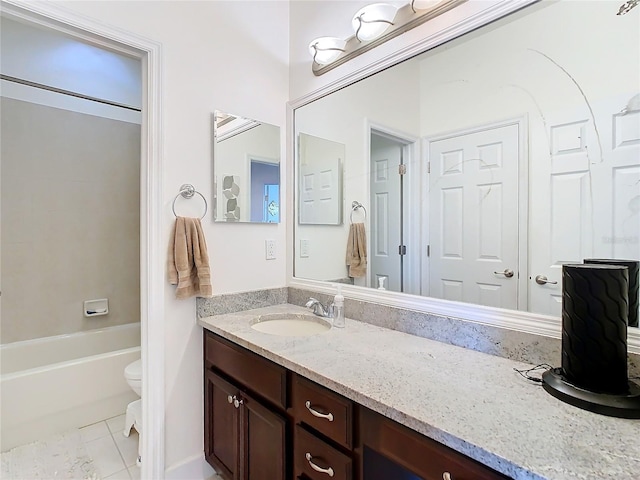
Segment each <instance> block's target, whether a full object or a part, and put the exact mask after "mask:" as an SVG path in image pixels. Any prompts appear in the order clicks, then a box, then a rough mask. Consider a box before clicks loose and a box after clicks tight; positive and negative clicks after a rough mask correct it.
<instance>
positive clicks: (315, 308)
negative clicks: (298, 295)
mask: <svg viewBox="0 0 640 480" xmlns="http://www.w3.org/2000/svg"><path fill="white" fill-rule="evenodd" d="M305 306H306V307H307V308H309V309H311V311H312V312H313V313H314V314H315V315H318V316H319V317H326V318H333V302H332V303H330V304H329V305H327V306H326V307H325V306H324V305H322V303H321V302H320V300H316V299H315V298H313V297H312V298H310V299H309V301H308V302H307V303H306V304H305Z"/></svg>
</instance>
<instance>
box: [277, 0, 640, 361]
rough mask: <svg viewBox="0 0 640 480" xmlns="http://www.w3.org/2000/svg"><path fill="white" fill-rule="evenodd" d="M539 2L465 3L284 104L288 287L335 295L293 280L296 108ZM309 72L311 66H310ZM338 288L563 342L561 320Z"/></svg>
mask: <svg viewBox="0 0 640 480" xmlns="http://www.w3.org/2000/svg"><path fill="white" fill-rule="evenodd" d="M539 1H541V0H493V1H492V2H491V4H489V5H487V3H486V2H483V3H485V5H487V6H486V8H483V9H480V10H479V9H478V8H477V7H475V8H474V5H473V3H474V2H466V3H464V4H462V5H459V6H458V7H456V8H455V12H456V14H459V15H457V16H456V18H457V23H455V24H454V25H443V26H441V27H440V29H438V30H435V31H433V32H432V33H431V34H429V35H428V36H426V37H424V38H422V39H420V40H419V41H418V42H416V43H413V44H411V45H410V46H407V47H406V48H402V47H399V50H396V51H395V52H392V53H390V54H389V55H386V56H383V57H381V58H378V59H376V60H374V61H373V62H371V63H369V64H367V65H366V66H365V67H363V68H360V69H358V70H355V71H353V72H350V73H348V74H347V75H345V76H343V77H340V78H339V79H338V80H336V81H333V82H331V83H329V84H327V85H325V86H322V87H320V88H318V89H317V90H315V91H312V92H310V93H309V94H307V95H304V96H302V97H300V98H298V99H295V100H292V101H290V102H288V104H287V124H286V129H287V130H286V142H287V144H286V161H287V169H286V170H287V172H286V186H287V192H286V195H287V208H288V211H289V212H291V215H287V218H286V225H287V240H288V241H287V285H288V286H289V287H293V288H300V289H305V290H311V291H314V292H320V293H325V294H328V295H335V293H336V291H337V290H336V284H333V283H330V282H326V281H320V280H309V279H303V278H296V277H294V258H295V256H294V255H295V225H296V223H297V219H296V215H297V209H296V202H297V199H296V198H295V192H296V188H297V180H296V177H297V174H298V172H297V169H296V156H297V148H296V135H295V122H294V120H295V109H296V108H300V107H302V106H304V105H307V104H308V103H311V102H313V101H314V100H318V99H320V98H322V97H324V96H326V95H329V94H331V93H333V92H335V91H337V90H339V89H341V88H344V87H346V86H348V85H351V84H352V83H355V82H357V81H359V80H362V79H364V78H366V77H369V76H371V75H374V74H376V73H378V72H380V71H382V70H384V69H386V68H389V67H391V66H393V65H396V64H397V63H400V62H402V61H404V60H407V59H409V58H411V57H414V56H416V55H418V54H420V53H422V52H424V51H426V50H429V49H431V48H435V47H437V46H439V45H441V44H443V43H445V42H447V41H449V40H453V39H454V38H457V37H460V36H462V35H464V34H466V33H469V32H470V31H472V30H474V29H477V28H480V27H482V26H484V25H487V24H488V23H490V22H492V21H494V20H498V19H500V18H502V17H504V16H507V15H509V14H510V13H513V12H515V11H517V10H520V9H522V8H525V7H527V6H529V5H532V4H534V3H537V2H539ZM347 65H348V64H347ZM309 68H311V65H310V66H309ZM343 197H344V196H343ZM343 202H344V198H343ZM343 209H344V206H343ZM343 211H344V210H343ZM342 290H343V295H345V296H346V297H349V298H352V299H354V300H360V301H364V302H371V303H378V304H382V305H386V306H390V307H397V308H405V309H410V310H414V311H418V312H422V313H428V314H433V315H438V316H445V317H454V318H457V319H461V320H466V321H470V322H475V323H480V324H483V325H490V326H494V327H501V328H507V329H509V330H514V331H518V332H523V333H529V334H534V335H542V336H546V337H551V338H557V339H560V338H562V321H561V319H560V318H558V317H554V316H551V315H542V314H537V313H529V312H525V311H518V310H506V309H501V308H494V307H485V306H481V305H475V304H471V303H462V302H454V301H450V300H442V299H437V298H432V297H422V296H419V295H411V294H407V293H397V292H391V291H388V290H385V291H380V290H377V289H371V288H367V287H358V286H353V285H342ZM627 351H628V353H635V354H640V328H633V329H630V330H629V331H628V333H627Z"/></svg>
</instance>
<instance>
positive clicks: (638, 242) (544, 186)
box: [294, 0, 640, 316]
mask: <svg viewBox="0 0 640 480" xmlns="http://www.w3.org/2000/svg"><path fill="white" fill-rule="evenodd" d="M618 3H619V2H618ZM618 3H616V2H610V1H592V2H575V1H571V0H566V1H565V0H561V1H543V2H539V3H535V4H533V5H530V6H528V7H526V8H524V9H522V10H520V11H518V12H515V13H513V14H511V15H509V16H507V17H505V18H502V19H500V20H498V21H495V22H493V23H491V24H489V25H486V26H484V27H483V28H481V29H478V30H475V31H473V32H471V33H469V34H466V35H464V36H462V37H459V38H457V39H455V40H453V41H450V42H448V43H446V44H444V45H441V46H439V47H437V48H435V49H433V50H430V51H428V52H425V53H423V54H421V55H419V56H417V57H414V58H412V59H410V60H407V61H404V62H402V63H400V64H398V65H396V66H394V67H392V68H389V69H386V70H384V71H382V72H380V73H378V74H376V75H373V76H370V77H368V78H366V79H364V80H361V81H359V82H357V83H354V84H352V85H350V86H348V87H346V88H343V89H340V90H338V91H336V92H334V93H331V94H329V95H327V96H324V97H322V98H320V99H318V100H315V101H313V102H311V103H308V104H306V105H304V106H302V107H300V108H297V109H296V110H295V111H294V121H295V135H296V136H298V135H300V134H301V133H304V134H308V135H314V136H317V137H320V138H324V139H327V140H330V141H332V142H336V143H339V144H342V145H344V146H345V154H344V165H343V192H342V197H343V200H342V209H343V218H345V221H344V222H343V224H342V225H341V226H339V227H335V226H319V225H316V226H314V228H313V229H311V228H309V227H307V226H305V225H300V224H299V222H296V229H295V247H294V255H295V259H294V276H295V277H297V278H302V279H311V280H322V281H340V282H346V283H352V284H354V285H356V286H362V287H366V288H379V286H381V285H383V286H384V288H386V289H388V290H392V291H396V292H405V293H411V294H414V295H422V296H428V297H434V298H439V299H446V300H453V301H457V302H464V303H470V304H476V305H485V306H490V307H500V308H505V309H510V310H519V311H528V312H534V313H540V314H547V315H552V316H558V315H560V313H561V293H562V285H561V283H562V278H561V272H562V265H563V264H565V263H582V262H583V260H584V259H586V258H610V259H616V258H617V259H636V260H637V259H640V29H638V25H639V18H640V8H635V9H633V10H631V11H630V12H629V13H627V14H626V15H617V13H618V9H619V6H620V5H618ZM297 153H299V152H297ZM296 168H297V169H298V170H299V165H296ZM354 201H355V202H358V203H359V204H361V205H362V206H363V207H364V208H362V209H358V211H356V212H353V211H352V204H353V202H354ZM299 213H300V212H296V215H297V216H298V215H299ZM296 218H298V217H296ZM354 222H362V223H364V226H365V232H366V236H367V238H366V242H367V247H368V266H367V272H366V275H365V276H364V277H356V278H353V277H350V276H349V275H348V270H347V266H346V265H345V252H346V248H347V239H348V234H349V229H350V228H351V226H350V224H351V223H354ZM301 246H304V249H302V248H301ZM301 252H304V256H301ZM381 278H384V281H383V282H380V279H381Z"/></svg>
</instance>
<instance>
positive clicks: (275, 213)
mask: <svg viewBox="0 0 640 480" xmlns="http://www.w3.org/2000/svg"><path fill="white" fill-rule="evenodd" d="M213 133H214V137H213V138H214V148H213V171H214V184H215V186H214V192H215V193H214V195H215V197H214V202H213V203H214V205H215V208H214V220H215V221H217V222H254V223H279V222H280V127H277V126H275V125H269V124H267V123H261V122H258V121H256V120H251V119H249V118H243V117H239V116H237V115H231V114H229V113H225V112H220V111H216V112H215V115H214V132H213Z"/></svg>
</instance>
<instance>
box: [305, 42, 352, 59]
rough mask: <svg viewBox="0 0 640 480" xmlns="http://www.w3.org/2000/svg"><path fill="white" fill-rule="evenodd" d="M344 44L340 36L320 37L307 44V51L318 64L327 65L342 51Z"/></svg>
mask: <svg viewBox="0 0 640 480" xmlns="http://www.w3.org/2000/svg"><path fill="white" fill-rule="evenodd" d="M346 44H347V41H346V40H343V39H341V38H336V37H320V38H316V39H315V40H314V41H313V42H311V43H310V44H309V53H310V54H311V55H312V56H313V61H314V62H315V63H317V64H318V65H329V64H330V63H331V62H333V61H334V60H335V59H336V58H338V57H339V56H340V54H341V53H342V52H344V47H345V45H346Z"/></svg>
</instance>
